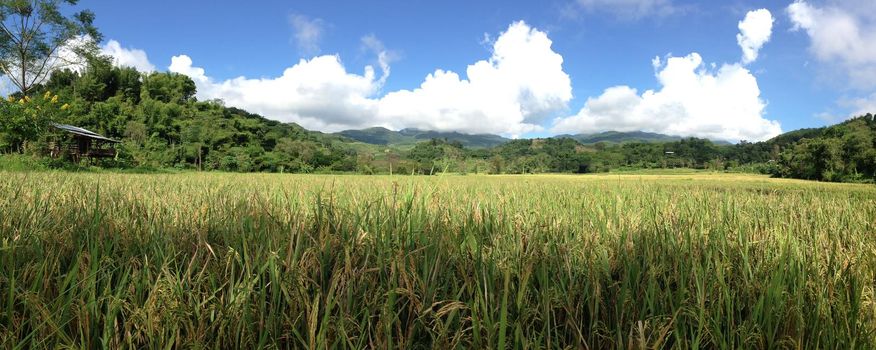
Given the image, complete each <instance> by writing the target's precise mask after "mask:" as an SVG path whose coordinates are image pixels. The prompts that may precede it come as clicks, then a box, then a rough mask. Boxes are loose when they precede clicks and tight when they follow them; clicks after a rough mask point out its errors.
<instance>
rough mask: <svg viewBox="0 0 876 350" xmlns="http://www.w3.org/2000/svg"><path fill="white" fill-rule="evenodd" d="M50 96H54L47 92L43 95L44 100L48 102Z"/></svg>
mask: <svg viewBox="0 0 876 350" xmlns="http://www.w3.org/2000/svg"><path fill="white" fill-rule="evenodd" d="M50 96H52V92H51V91H46V93H44V94H43V100H48V99H49V97H50Z"/></svg>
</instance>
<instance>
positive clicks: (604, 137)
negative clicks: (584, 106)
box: [554, 131, 682, 145]
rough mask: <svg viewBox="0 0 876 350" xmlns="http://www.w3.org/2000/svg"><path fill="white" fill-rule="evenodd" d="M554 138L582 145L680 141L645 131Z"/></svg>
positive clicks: (675, 137)
mask: <svg viewBox="0 0 876 350" xmlns="http://www.w3.org/2000/svg"><path fill="white" fill-rule="evenodd" d="M554 138H570V139H573V140H575V141H578V142H580V143H582V144H585V145H586V144H594V143H597V142H608V143H628V142H671V141H678V140H681V139H682V137H680V136H670V135H664V134H658V133H653V132H645V131H629V132H621V131H604V132H599V133H595V134H575V135H569V134H565V135H557V136H554Z"/></svg>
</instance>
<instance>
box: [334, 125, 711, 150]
mask: <svg viewBox="0 0 876 350" xmlns="http://www.w3.org/2000/svg"><path fill="white" fill-rule="evenodd" d="M335 134H336V135H338V136H343V137H346V138H349V139H352V140H355V141H359V142H362V143H367V144H372V145H381V146H395V147H402V148H404V147H407V146H410V147H412V146H413V145H414V144H416V143H417V142H422V141H426V140H430V139H446V140H448V141H458V142H459V143H461V144H462V145H463V146H465V147H467V148H490V147H495V146H498V145H501V144H503V143H506V142H508V141H511V139H509V138H506V137H502V136H499V135H494V134H464V133H460V132H442V131H429V130H420V129H415V128H407V129H401V130H399V131H394V130H389V129H387V128H383V127H374V128H367V129H359V130H344V131H341V132H337V133H335ZM552 138H570V139H573V140H576V141H578V142H580V143H582V144H585V145H586V144H595V143H598V142H607V143H627V142H671V141H678V140H681V139H682V137H680V136H671V135H664V134H658V133H652V132H645V131H631V132H620V131H605V132H599V133H593V134H574V135H571V134H563V135H557V136H553V137H552ZM717 143H721V141H717Z"/></svg>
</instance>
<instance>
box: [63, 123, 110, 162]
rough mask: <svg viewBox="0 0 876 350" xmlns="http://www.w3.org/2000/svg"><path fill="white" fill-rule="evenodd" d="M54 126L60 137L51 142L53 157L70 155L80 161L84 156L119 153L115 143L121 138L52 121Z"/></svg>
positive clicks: (103, 155)
mask: <svg viewBox="0 0 876 350" xmlns="http://www.w3.org/2000/svg"><path fill="white" fill-rule="evenodd" d="M52 127H54V128H55V129H57V130H58V131H59V135H58V137H56V138H55V140H54V141H53V142H50V143H49V153H50V155H51V156H52V158H60V157H65V156H69V157H70V158H71V159H72V160H73V161H74V162H78V161H79V160H80V159H83V158H114V157H116V155H117V154H118V152H117V151H116V148H115V144H117V143H120V142H121V141H119V140H114V139H111V138H109V137H106V136H103V135H100V134H98V133H96V132H93V131H91V130H87V129H83V128H80V127H77V126H73V125H67V124H57V123H52Z"/></svg>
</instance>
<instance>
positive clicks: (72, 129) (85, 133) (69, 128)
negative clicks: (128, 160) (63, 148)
mask: <svg viewBox="0 0 876 350" xmlns="http://www.w3.org/2000/svg"><path fill="white" fill-rule="evenodd" d="M52 126H54V127H55V128H57V129H60V130H63V131H66V132H69V133H71V134H74V135H79V136H82V137H87V138H90V139H95V140H101V141H106V142H112V143H120V142H122V141H119V140H114V139H111V138H109V137H106V136H103V135H101V134H98V133H96V132H94V131H91V130H87V129H83V128H80V127H78V126H73V125H67V124H58V123H52Z"/></svg>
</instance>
